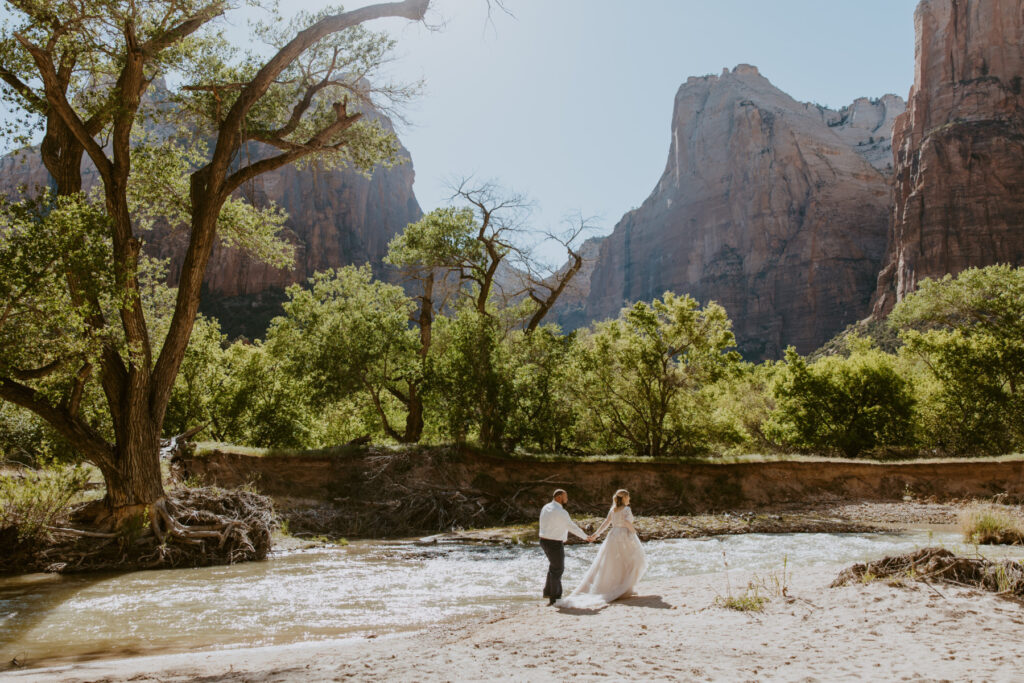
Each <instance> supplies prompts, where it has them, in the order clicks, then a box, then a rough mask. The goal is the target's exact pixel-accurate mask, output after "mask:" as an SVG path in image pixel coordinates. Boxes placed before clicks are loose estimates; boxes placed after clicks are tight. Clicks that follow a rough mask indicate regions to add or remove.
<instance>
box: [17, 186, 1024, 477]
mask: <svg viewBox="0 0 1024 683" xmlns="http://www.w3.org/2000/svg"><path fill="white" fill-rule="evenodd" d="M460 197H461V198H462V199H464V200H466V203H467V204H468V206H467V207H465V208H445V209H439V210H437V211H434V212H431V213H430V214H427V215H426V216H425V217H424V218H423V219H422V220H420V221H419V222H417V223H413V224H411V225H409V226H408V228H407V229H406V230H405V232H404V233H402V234H400V235H399V236H397V237H396V238H395V239H394V240H393V241H392V242H391V244H390V247H389V253H388V256H387V261H388V263H390V264H392V265H393V266H394V267H395V268H397V269H398V270H399V271H400V272H401V273H402V275H403V276H404V277H405V279H406V282H405V285H406V286H405V287H402V286H399V285H397V284H390V283H387V282H383V281H381V280H377V279H374V276H373V273H372V270H371V268H370V267H369V266H363V267H355V266H349V267H345V268H340V269H337V270H331V271H327V272H323V273H319V274H317V275H315V276H314V277H313V278H311V279H310V280H309V281H308V282H307V283H305V284H303V285H294V286H292V287H290V288H289V289H288V301H287V302H286V303H285V305H284V314H283V315H281V316H280V317H278V318H276V319H275V320H274V321H273V322H272V324H271V327H270V329H269V330H268V332H267V336H266V339H265V340H263V341H257V342H255V343H249V342H243V341H237V342H234V343H228V341H227V339H226V337H225V335H224V334H222V332H221V331H220V328H219V326H218V324H217V321H216V320H212V319H207V318H200V319H199V320H198V321H197V325H196V330H195V332H194V333H193V336H192V340H191V342H190V344H189V346H188V350H187V352H186V354H185V358H184V360H183V363H182V368H181V372H180V373H179V376H178V380H177V383H176V384H175V387H174V392H173V395H172V397H171V400H170V403H169V406H168V416H167V422H166V425H165V435H171V434H175V433H181V432H184V431H186V430H188V429H190V428H193V427H196V426H198V425H206V426H205V434H204V438H207V439H212V440H217V441H223V442H230V443H235V444H243V445H249V446H258V447H283V448H320V447H326V446H332V445H337V444H342V443H346V442H348V441H350V440H353V439H358V438H364V439H365V438H366V437H369V439H371V440H373V441H375V442H392V443H428V444H429V443H441V442H445V443H450V442H455V443H469V444H473V445H476V446H479V447H481V448H485V449H494V450H503V451H515V450H520V451H527V452H541V453H567V454H579V455H584V454H600V453H624V454H631V455H634V456H641V457H659V456H673V457H680V456H681V457H686V456H710V457H713V456H715V455H721V454H740V453H748V452H762V453H766V452H780V453H781V452H785V453H792V452H800V453H821V454H835V455H840V456H846V457H858V456H861V457H864V456H867V457H881V458H885V457H913V456H920V455H941V456H975V455H984V454H997V453H1006V452H1012V451H1015V450H1019V449H1020V448H1021V445H1022V443H1024V400H1022V389H1021V387H1022V384H1024V269H1022V268H1011V267H1008V266H992V267H989V268H983V269H970V270H967V271H964V272H963V273H961V274H960V275H959V276H958V277H956V278H953V277H946V278H944V279H941V280H925V281H923V282H922V283H921V285H920V287H919V289H918V290H917V291H916V292H915V293H914V294H912V295H910V296H908V297H906V298H905V299H904V300H903V301H902V302H900V303H899V304H898V305H897V306H896V308H895V310H894V311H893V313H892V314H891V315H890V317H889V319H888V320H887V321H886V322H885V323H883V324H882V325H881V326H878V327H876V329H875V330H874V331H871V332H862V333H860V334H858V333H857V330H856V329H852V330H851V331H850V332H848V333H846V334H844V335H841V336H840V337H839V338H837V339H836V340H834V341H833V342H832V343H831V344H830V345H828V347H827V348H828V353H827V354H826V353H817V354H812V355H811V356H809V357H804V356H801V355H799V354H798V353H796V351H795V350H793V349H792V348H790V349H788V350H787V352H786V355H785V358H784V359H783V360H780V361H777V362H765V363H762V364H758V365H755V364H752V363H747V362H743V361H742V360H741V358H740V357H739V355H738V354H737V353H736V352H735V350H734V349H733V347H734V338H733V334H732V332H731V322H730V320H729V319H728V317H727V314H726V311H725V310H724V309H723V308H722V307H721V306H718V305H717V304H715V303H709V304H707V305H706V306H703V307H702V306H700V305H699V304H698V303H697V302H696V301H695V300H694V299H692V298H691V297H689V296H686V295H676V294H673V293H671V292H666V293H665V295H664V296H663V297H662V298H660V299H655V300H654V301H650V302H638V303H636V304H634V305H632V306H630V307H627V308H625V309H623V310H622V312H621V313H620V314H619V316H618V317H617V318H615V319H612V320H606V321H602V322H597V323H594V324H593V325H591V326H590V327H588V328H585V329H581V330H577V331H575V332H572V333H569V334H563V333H562V332H561V330H559V328H558V327H557V326H556V325H554V324H550V323H545V322H544V321H543V316H537V315H536V314H537V312H538V311H539V310H542V308H543V306H544V305H545V303H547V302H548V301H549V298H550V295H551V293H552V292H553V291H555V290H556V289H557V288H558V287H560V286H562V285H564V284H566V282H565V281H566V279H567V278H566V273H565V272H564V271H563V272H562V273H561V277H558V276H555V277H553V278H552V277H549V278H547V279H542V278H530V277H523V278H521V279H520V280H518V281H515V282H513V284H512V285H511V286H510V285H509V283H508V276H507V272H506V276H505V280H506V281H505V282H500V280H501V278H500V277H498V275H499V274H500V273H501V272H502V264H501V262H502V261H503V260H504V259H506V258H510V255H511V254H513V253H514V250H515V247H514V246H512V244H511V242H510V241H508V240H507V239H506V238H507V237H508V234H507V230H508V226H509V223H507V222H503V221H502V219H501V213H502V212H501V210H500V209H507V208H509V206H511V205H509V204H505V203H503V200H501V199H495V195H494V194H493V192H492V188H484V189H483V190H479V189H478V190H471V191H463V192H462V194H461V195H460ZM496 207H497V208H496ZM577 234H578V233H577ZM570 253H574V252H572V250H571V249H570ZM514 272H517V273H520V274H522V271H520V270H515V271H514ZM154 287H155V286H154ZM169 296H172V294H171V293H169V292H168V293H163V294H162V295H159V296H154V297H153V300H154V301H156V302H158V301H160V300H162V299H166V298H168V297H169ZM551 303H553V302H551ZM876 340H883V342H884V343H882V344H881V346H884V347H887V348H889V349H890V350H888V351H887V350H883V349H882V348H879V344H878V343H877V341H876ZM0 411H2V412H0V416H2V420H3V422H2V425H3V434H4V436H3V444H2V447H3V449H4V451H5V453H6V455H8V456H10V455H13V454H15V453H22V454H26V453H27V454H33V455H34V456H39V455H57V456H61V457H74V455H73V454H72V453H71V452H70V451H69V449H68V448H67V446H66V444H64V443H63V442H62V440H61V439H60V438H59V437H58V436H57V435H56V434H55V433H53V432H52V431H51V430H49V429H48V428H47V427H46V426H45V425H44V424H43V423H42V422H41V421H39V420H38V419H35V418H33V417H32V416H31V415H30V414H29V413H27V412H25V411H21V410H19V409H17V408H15V407H13V406H11V405H3V406H0Z"/></svg>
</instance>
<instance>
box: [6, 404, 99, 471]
mask: <svg viewBox="0 0 1024 683" xmlns="http://www.w3.org/2000/svg"><path fill="white" fill-rule="evenodd" d="M79 457H80V456H79V455H78V454H77V453H75V451H74V449H72V448H71V446H70V444H68V442H67V441H66V440H65V439H63V438H62V437H61V436H60V435H59V434H58V433H57V432H55V431H54V430H53V429H52V428H51V427H50V426H49V425H47V424H46V422H45V421H43V420H42V419H41V418H39V417H38V416H37V415H34V414H33V413H30V412H29V411H27V410H25V409H23V408H19V407H18V406H16V405H14V404H12V403H4V402H0V462H2V461H5V460H6V461H10V462H17V463H21V464H23V465H30V466H33V467H37V466H40V465H42V464H43V463H46V462H50V461H57V462H77V461H78V459H79Z"/></svg>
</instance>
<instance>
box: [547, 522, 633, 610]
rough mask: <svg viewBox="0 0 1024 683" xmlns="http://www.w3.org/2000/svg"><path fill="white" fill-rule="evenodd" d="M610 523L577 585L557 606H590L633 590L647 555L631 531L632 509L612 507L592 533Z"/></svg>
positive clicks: (593, 606)
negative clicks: (605, 534) (594, 555)
mask: <svg viewBox="0 0 1024 683" xmlns="http://www.w3.org/2000/svg"><path fill="white" fill-rule="evenodd" d="M609 524H611V527H612V530H611V531H610V532H609V533H608V538H606V539H605V540H604V543H602V544H601V549H600V550H598V551H597V557H595V558H594V563H593V564H591V565H590V569H588V570H587V573H586V575H585V576H584V577H583V580H582V581H580V585H578V586H577V587H576V590H574V591H573V592H572V593H570V594H569V595H568V597H566V598H564V599H562V600H559V601H558V602H557V603H556V605H557V606H558V607H570V608H582V609H593V608H597V607H602V606H603V605H605V604H607V603H609V602H611V601H613V600H617V599H618V598H621V597H622V596H624V595H628V594H630V593H632V592H633V587H634V586H636V584H637V582H638V581H640V577H642V576H643V575H644V572H646V571H647V557H646V556H645V555H644V549H643V547H642V546H641V545H640V539H639V538H637V536H636V533H635V532H634V531H633V528H632V524H633V511H632V510H630V509H629V506H624V507H621V508H619V509H617V510H616V509H615V508H612V510H611V511H610V512H609V513H608V517H607V519H605V520H604V522H603V523H602V524H601V527H600V528H599V529H598V530H597V532H596V534H600V533H601V532H602V531H604V530H605V529H606V528H607V527H608V525H609Z"/></svg>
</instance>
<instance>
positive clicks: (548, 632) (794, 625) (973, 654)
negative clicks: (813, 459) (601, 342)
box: [0, 566, 1024, 682]
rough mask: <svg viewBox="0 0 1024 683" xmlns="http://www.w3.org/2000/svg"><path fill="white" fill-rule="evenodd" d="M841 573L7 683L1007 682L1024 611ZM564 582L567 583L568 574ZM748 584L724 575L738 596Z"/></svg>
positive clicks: (11, 675)
mask: <svg viewBox="0 0 1024 683" xmlns="http://www.w3.org/2000/svg"><path fill="white" fill-rule="evenodd" d="M841 568H842V567H840V566H836V567H831V568H826V569H820V568H818V569H815V570H801V569H799V568H797V569H796V570H795V571H794V572H793V574H792V575H791V576H789V577H788V578H787V580H786V584H787V585H788V590H787V591H786V592H787V594H788V597H780V596H778V595H775V596H773V597H772V598H771V601H770V602H769V603H768V604H767V606H766V608H765V610H764V611H763V612H761V613H755V612H736V611H733V610H728V609H725V608H722V607H717V606H715V605H714V603H715V598H716V596H720V595H725V594H726V593H727V591H728V589H727V580H726V575H725V574H723V573H719V574H712V575H702V576H692V577H683V578H678V579H671V580H667V581H660V582H650V583H642V584H641V585H640V587H639V595H638V596H637V597H634V598H630V599H627V600H622V601H619V602H617V603H615V604H612V605H610V606H609V607H607V608H606V609H604V610H601V611H597V612H579V611H568V610H558V609H555V608H548V607H546V606H544V605H541V604H538V605H537V606H535V607H528V608H526V609H523V610H519V611H517V612H510V613H505V614H494V615H491V616H490V617H488V618H487V619H478V620H475V621H472V622H468V623H463V624H450V625H446V626H439V627H438V628H435V629H431V630H429V631H426V632H420V633H417V634H414V635H407V636H396V637H388V638H377V639H368V640H356V641H347V642H341V641H335V642H320V643H306V644H297V645H290V646H282V647H268V648H258V649H250V650H228V651H221V652H211V653H190V654H184V655H165V656H157V657H139V658H133V659H122V660H109V661H101V662H92V663H82V664H77V665H74V666H72V667H60V668H55V669H46V670H29V671H21V672H17V671H9V672H6V673H5V674H0V679H5V680H6V679H9V680H12V681H54V680H59V681H76V682H84V681H127V680H131V681H162V682H168V681H194V680H203V681H214V680H216V681H221V680H225V681H247V682H270V681H321V680H343V679H350V678H352V679H356V680H483V679H495V678H497V679H512V680H542V679H547V680H551V679H555V680H566V679H569V678H572V677H577V678H582V679H584V680H592V679H598V678H605V677H609V676H610V677H615V678H630V679H634V680H700V681H704V680H786V681H790V680H792V681H810V680H829V681H833V680H900V679H915V680H921V679H923V680H934V679H938V680H942V679H947V680H1019V679H1020V666H1019V663H1020V661H1021V659H1022V657H1024V629H1022V628H1021V626H1022V625H1024V606H1022V605H1021V604H1020V603H1019V602H1016V601H1013V600H1008V599H1004V598H1000V597H997V596H995V595H992V594H988V593H982V592H978V591H974V590H970V589H963V588H957V587H953V586H939V587H937V588H934V589H933V588H929V587H928V586H926V585H924V584H912V585H910V586H909V587H906V588H903V587H894V586H890V585H887V584H886V583H883V582H880V581H876V582H872V583H869V584H866V585H856V586H847V587H843V588H829V587H828V585H829V583H830V582H831V581H832V580H833V579H834V578H835V576H836V574H837V573H838V572H839V570H840V569H841ZM567 578H571V577H567ZM751 578H756V579H757V580H759V581H762V582H763V583H764V584H765V585H766V586H769V587H770V586H772V585H773V584H774V579H781V573H780V572H776V573H775V574H765V573H762V574H760V575H758V576H756V577H754V576H753V575H751V574H749V573H740V572H735V573H732V574H731V575H730V576H729V579H728V580H729V584H730V585H731V586H732V593H733V594H738V593H740V592H741V589H742V588H743V587H745V586H746V585H747V582H748V581H749V580H750V579H751Z"/></svg>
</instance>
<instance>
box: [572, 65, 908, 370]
mask: <svg viewBox="0 0 1024 683" xmlns="http://www.w3.org/2000/svg"><path fill="white" fill-rule="evenodd" d="M903 110H904V104H903V101H902V99H900V98H899V97H896V96H894V95H887V96H885V97H883V98H881V99H879V100H867V99H861V100H857V101H856V102H854V103H853V104H852V105H850V106H849V107H846V108H844V109H842V110H839V111H833V110H830V109H827V108H825V107H821V106H818V105H813V104H806V103H800V102H797V101H795V100H794V99H793V98H791V97H789V96H788V95H786V94H785V93H783V92H782V91H781V90H779V89H778V88H776V87H775V86H773V85H772V84H771V83H770V82H769V81H768V80H767V79H766V78H764V77H763V76H762V75H761V74H760V73H758V70H757V69H756V68H755V67H752V66H748V65H740V66H737V67H736V68H735V69H733V70H732V71H728V70H726V71H724V72H723V73H722V75H721V76H705V77H700V78H690V79H689V80H688V81H687V82H686V83H685V84H684V85H683V86H681V87H680V89H679V91H678V93H677V94H676V98H675V110H674V113H673V117H672V126H671V132H672V142H671V146H670V149H669V155H668V163H667V165H666V167H665V171H664V173H663V175H662V177H661V180H660V181H659V182H658V184H657V186H656V187H655V189H654V191H653V192H652V194H651V195H650V196H649V197H648V198H647V200H646V201H644V203H643V204H642V205H641V206H640V207H639V208H637V209H635V210H633V211H630V212H629V213H627V214H626V215H625V216H623V218H622V219H621V220H620V221H619V223H618V224H617V225H616V226H615V229H614V231H613V232H612V234H611V235H609V236H608V237H607V239H605V240H604V241H603V242H602V243H601V246H600V252H599V255H598V258H597V262H596V264H595V266H594V270H593V273H592V275H591V277H590V282H589V283H588V284H589V291H588V294H587V299H586V316H585V317H586V318H587V319H589V320H593V319H601V318H606V317H610V316H614V315H615V314H617V313H618V311H619V309H620V308H621V307H622V306H624V305H626V304H628V303H631V302H633V301H637V300H642V299H651V298H653V297H659V296H661V295H662V294H663V293H664V292H665V291H666V290H672V291H674V292H677V293H689V294H690V295H692V296H694V297H695V298H697V299H698V300H700V301H701V302H706V301H709V300H714V301H717V302H718V303H720V304H722V305H723V306H724V307H725V308H726V310H727V312H728V314H729V316H730V318H731V319H732V320H733V324H734V330H735V332H736V337H737V341H738V345H739V348H740V350H741V351H742V352H743V353H744V354H745V355H746V356H747V357H748V358H751V359H761V358H772V357H778V356H780V355H781V352H782V350H783V349H784V348H785V347H786V346H787V345H790V344H792V345H794V346H796V347H797V349H798V350H799V351H801V352H808V351H810V350H812V349H814V348H817V347H818V346H819V345H821V344H822V343H823V342H825V341H826V340H827V339H829V338H830V337H831V336H832V335H834V334H835V333H836V332H838V331H840V330H841V329H842V328H843V327H844V326H845V325H847V324H848V323H850V322H853V321H854V320H856V319H857V318H858V317H863V316H864V315H865V314H866V313H867V310H868V305H869V301H870V297H871V294H872V292H873V291H874V288H875V283H876V279H877V275H878V271H879V268H880V265H881V263H882V259H883V256H884V254H885V248H886V241H887V234H888V226H889V215H890V188H889V180H888V170H889V166H890V163H891V162H890V157H889V155H890V149H889V148H890V140H889V138H890V129H891V126H892V122H893V120H894V119H895V117H896V116H897V115H899V114H900V113H902V112H903ZM573 322H575V321H573Z"/></svg>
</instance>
